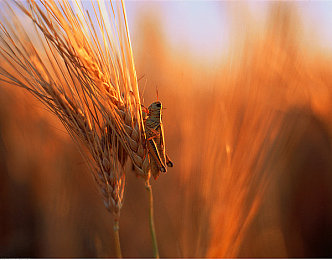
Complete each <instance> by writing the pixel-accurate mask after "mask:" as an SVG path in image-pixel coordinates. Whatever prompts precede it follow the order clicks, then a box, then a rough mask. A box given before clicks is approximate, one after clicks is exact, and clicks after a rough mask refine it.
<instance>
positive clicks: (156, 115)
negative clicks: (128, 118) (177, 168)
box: [144, 101, 173, 179]
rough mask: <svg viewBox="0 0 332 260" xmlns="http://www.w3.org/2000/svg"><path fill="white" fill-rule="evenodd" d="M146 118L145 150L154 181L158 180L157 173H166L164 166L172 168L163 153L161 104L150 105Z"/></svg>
mask: <svg viewBox="0 0 332 260" xmlns="http://www.w3.org/2000/svg"><path fill="white" fill-rule="evenodd" d="M145 110H146V112H147V117H146V118H145V119H144V125H145V131H146V137H147V138H146V140H147V149H148V152H149V154H150V156H151V172H152V175H153V177H154V178H155V179H157V178H158V176H159V172H166V171H167V170H166V165H167V166H168V167H173V163H172V162H171V160H170V159H169V157H168V156H167V154H166V151H165V139H164V128H163V124H162V121H161V110H162V105H161V102H159V101H156V102H154V103H152V104H151V105H150V106H149V108H148V109H145Z"/></svg>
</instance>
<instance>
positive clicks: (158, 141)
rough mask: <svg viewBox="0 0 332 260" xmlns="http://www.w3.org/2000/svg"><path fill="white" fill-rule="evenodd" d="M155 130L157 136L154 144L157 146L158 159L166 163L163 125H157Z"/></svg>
mask: <svg viewBox="0 0 332 260" xmlns="http://www.w3.org/2000/svg"><path fill="white" fill-rule="evenodd" d="M157 131H158V132H159V136H158V137H157V138H156V144H157V147H158V151H159V155H160V159H161V161H162V162H163V164H164V165H166V152H165V139H164V138H165V137H164V128H163V125H162V124H161V125H159V126H158V129H157Z"/></svg>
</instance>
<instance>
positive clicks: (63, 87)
mask: <svg viewBox="0 0 332 260" xmlns="http://www.w3.org/2000/svg"><path fill="white" fill-rule="evenodd" d="M90 4H91V8H90V10H92V11H93V15H91V14H90V12H84V11H83V10H84V9H83V6H82V3H81V2H80V1H76V2H70V1H63V2H60V3H58V2H55V1H47V2H46V1H45V2H44V1H41V2H35V1H34V0H28V1H27V4H26V5H24V4H23V3H20V2H17V3H16V4H15V5H13V6H12V5H9V4H7V3H5V5H6V6H5V7H6V15H4V14H2V13H1V20H0V21H1V22H0V28H1V34H0V55H1V57H2V58H3V63H2V64H1V66H0V75H1V78H0V79H1V80H2V81H4V82H7V83H10V84H12V85H16V86H19V87H22V88H24V89H26V90H28V91H29V92H31V93H32V94H33V95H34V96H35V97H37V98H38V99H39V100H40V101H41V102H42V103H44V104H45V105H46V106H47V108H48V109H49V110H50V111H51V112H53V113H54V114H55V115H56V116H57V117H58V118H59V119H60V120H61V121H62V123H63V125H64V126H65V128H66V129H67V131H68V133H69V134H70V135H71V136H72V138H73V139H74V140H75V142H76V143H77V144H79V146H80V148H81V152H82V154H83V156H84V158H86V159H87V161H88V165H89V167H90V169H91V172H92V173H93V177H94V179H95V181H96V183H97V184H98V186H99V188H100V191H101V194H102V196H103V199H104V203H105V207H106V208H107V209H108V210H109V211H110V212H111V213H112V214H113V216H114V231H115V236H116V243H117V246H116V248H117V249H118V253H117V256H119V257H120V256H121V251H120V250H119V241H118V222H119V218H120V209H121V206H122V200H123V192H124V182H125V174H124V169H123V167H124V164H125V162H126V160H127V158H128V157H129V158H130V159H131V161H132V163H133V165H134V167H135V169H136V172H137V174H138V175H139V176H142V177H143V178H144V179H145V180H146V182H147V183H148V180H149V177H150V172H149V167H150V163H149V157H148V156H145V154H147V153H146V151H145V148H144V143H145V132H144V124H143V120H142V111H141V104H140V97H139V91H138V86H137V77H136V71H135V67H134V62H133V55H132V51H131V44H130V39H129V33H128V28H127V22H126V14H125V10H124V5H123V2H115V3H112V2H110V6H107V7H106V6H105V5H104V3H103V2H102V1H100V2H96V3H95V2H91V3H90ZM17 8H19V9H20V10H21V12H23V13H24V14H25V17H26V18H28V21H29V22H30V23H31V24H30V25H31V26H32V25H33V26H34V31H33V36H35V37H34V38H33V37H30V35H29V34H28V33H27V32H28V31H30V30H31V27H29V28H27V27H26V26H25V25H24V23H23V22H22V18H19V17H18V16H17V12H18V11H17V10H14V9H17ZM8 14H9V16H8ZM6 17H10V19H7V18H6ZM96 24H98V26H95V25H96ZM100 38H101V39H102V40H98V39H100ZM36 39H37V41H36Z"/></svg>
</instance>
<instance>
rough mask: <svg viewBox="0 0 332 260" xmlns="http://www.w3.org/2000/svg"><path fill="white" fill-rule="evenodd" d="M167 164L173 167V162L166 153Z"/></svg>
mask: <svg viewBox="0 0 332 260" xmlns="http://www.w3.org/2000/svg"><path fill="white" fill-rule="evenodd" d="M166 164H167V166H168V167H173V162H172V161H171V159H169V157H168V155H167V154H166Z"/></svg>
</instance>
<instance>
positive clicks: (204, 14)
mask: <svg viewBox="0 0 332 260" xmlns="http://www.w3.org/2000/svg"><path fill="white" fill-rule="evenodd" d="M236 4H237V5H247V6H248V9H249V10H250V12H251V13H252V17H254V19H255V21H257V23H262V22H263V23H264V21H265V20H264V19H266V18H267V14H268V13H267V10H268V8H267V5H268V2H263V1H250V2H249V3H248V2H241V1H237V2H236ZM294 4H295V5H296V6H297V10H298V14H299V15H300V19H301V20H302V23H303V24H304V26H305V30H308V31H309V35H310V32H311V31H313V32H314V33H315V35H316V36H318V39H317V38H316V37H315V38H313V39H312V41H315V42H319V44H321V45H323V46H324V47H325V48H327V49H328V50H329V51H332V2H326V1H324V2H316V1H306V2H304V1H303V2H296V3H294ZM229 5H230V2H227V1H188V0H187V1H185V0H183V1H126V8H127V15H128V23H129V29H130V32H131V37H132V41H133V42H135V37H139V35H138V34H136V31H137V30H138V26H137V25H138V24H139V23H138V21H139V18H140V16H142V15H147V14H149V12H151V13H157V15H158V19H159V21H160V22H161V25H162V27H163V30H164V33H165V35H166V39H167V40H168V41H169V43H170V44H171V47H172V48H179V49H180V50H181V49H186V50H187V51H188V52H191V53H192V54H194V55H197V54H199V53H202V55H205V56H206V55H211V56H215V55H216V54H221V53H222V51H223V49H225V48H227V44H228V43H229V37H230V28H229V23H230V16H231V12H230V9H229ZM256 18H258V19H256ZM310 40H311V39H310Z"/></svg>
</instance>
